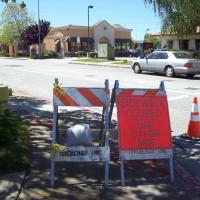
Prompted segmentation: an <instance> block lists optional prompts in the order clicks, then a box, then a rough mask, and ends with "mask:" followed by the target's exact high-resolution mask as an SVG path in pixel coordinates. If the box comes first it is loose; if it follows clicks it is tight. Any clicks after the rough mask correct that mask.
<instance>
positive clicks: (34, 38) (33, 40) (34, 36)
mask: <svg viewBox="0 0 200 200" xmlns="http://www.w3.org/2000/svg"><path fill="white" fill-rule="evenodd" d="M49 30H50V22H48V21H45V20H41V21H40V42H41V43H42V42H43V40H44V38H45V37H46V35H47V34H48V32H49ZM20 38H21V41H22V42H23V43H24V44H25V46H26V47H28V46H30V45H32V44H39V40H38V24H33V25H30V26H28V27H27V28H26V29H25V30H24V31H23V32H22V33H21V36H20Z"/></svg>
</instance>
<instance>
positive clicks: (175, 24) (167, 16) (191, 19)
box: [144, 0, 200, 35]
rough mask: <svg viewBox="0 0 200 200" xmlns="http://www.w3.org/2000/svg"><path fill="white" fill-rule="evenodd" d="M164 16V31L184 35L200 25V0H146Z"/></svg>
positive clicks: (156, 11)
mask: <svg viewBox="0 0 200 200" xmlns="http://www.w3.org/2000/svg"><path fill="white" fill-rule="evenodd" d="M144 1H145V3H146V4H150V5H153V7H154V11H155V13H158V14H159V16H160V17H161V18H162V31H163V32H167V33H169V32H171V33H172V32H173V33H178V35H183V34H187V33H191V32H195V31H196V28H197V26H199V25H200V20H199V19H200V12H199V10H200V2H199V0H144Z"/></svg>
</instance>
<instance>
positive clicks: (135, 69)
mask: <svg viewBox="0 0 200 200" xmlns="http://www.w3.org/2000/svg"><path fill="white" fill-rule="evenodd" d="M133 71H134V72H135V73H136V74H139V73H141V72H142V70H141V67H140V64H139V63H135V64H134V65H133Z"/></svg>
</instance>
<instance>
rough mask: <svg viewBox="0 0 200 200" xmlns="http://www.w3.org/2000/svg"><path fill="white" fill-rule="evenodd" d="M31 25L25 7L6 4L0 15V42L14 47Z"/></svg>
mask: <svg viewBox="0 0 200 200" xmlns="http://www.w3.org/2000/svg"><path fill="white" fill-rule="evenodd" d="M31 23H33V20H32V18H31V17H30V16H29V14H28V11H27V9H26V7H21V5H20V4H17V3H7V5H6V7H5V8H4V10H3V11H2V14H1V31H0V42H1V43H3V44H5V45H8V46H9V45H14V44H16V43H18V42H19V41H20V35H21V33H22V32H23V30H24V29H26V28H27V27H28V26H29V25H30V24H31Z"/></svg>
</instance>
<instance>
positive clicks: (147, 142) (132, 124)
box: [116, 82, 174, 186]
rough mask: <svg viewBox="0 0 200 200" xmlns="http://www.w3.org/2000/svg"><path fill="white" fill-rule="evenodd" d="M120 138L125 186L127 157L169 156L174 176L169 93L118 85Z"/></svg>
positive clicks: (134, 158)
mask: <svg viewBox="0 0 200 200" xmlns="http://www.w3.org/2000/svg"><path fill="white" fill-rule="evenodd" d="M116 105H117V116H118V139H119V153H120V165H121V181H122V186H124V185H125V177H124V160H143V159H144V160H145V159H163V158H168V159H169V161H170V162H169V163H170V176H171V180H172V181H173V180H174V175H173V162H172V158H173V152H172V140H171V128H170V120H169V113H168V104H167V96H166V92H165V89H164V83H163V82H161V86H160V88H159V89H119V88H116Z"/></svg>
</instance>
